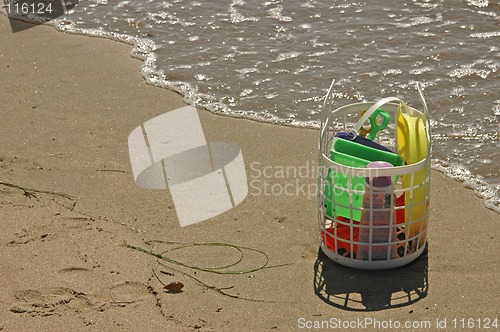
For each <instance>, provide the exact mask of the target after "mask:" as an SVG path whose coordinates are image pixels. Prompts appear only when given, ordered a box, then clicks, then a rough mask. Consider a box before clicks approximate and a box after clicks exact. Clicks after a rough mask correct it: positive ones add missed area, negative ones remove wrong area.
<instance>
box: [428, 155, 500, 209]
mask: <svg viewBox="0 0 500 332" xmlns="http://www.w3.org/2000/svg"><path fill="white" fill-rule="evenodd" d="M432 169H434V170H437V171H439V172H442V173H444V174H446V175H448V176H449V177H451V178H453V179H454V180H457V181H459V182H462V183H463V185H464V187H466V188H469V189H472V190H473V191H474V194H475V195H476V196H477V197H479V198H482V199H483V204H484V206H486V207H487V208H488V209H491V210H493V211H495V212H497V213H500V186H498V185H493V184H490V183H487V182H486V181H484V180H483V178H482V177H480V176H473V175H472V174H471V172H470V171H469V170H468V169H467V168H466V167H464V166H462V165H457V164H449V163H447V162H445V161H442V160H438V159H433V160H432Z"/></svg>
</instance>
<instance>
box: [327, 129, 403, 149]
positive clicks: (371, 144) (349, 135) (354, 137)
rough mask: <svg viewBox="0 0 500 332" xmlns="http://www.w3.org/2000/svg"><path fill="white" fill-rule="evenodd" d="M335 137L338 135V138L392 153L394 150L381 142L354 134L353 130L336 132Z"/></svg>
mask: <svg viewBox="0 0 500 332" xmlns="http://www.w3.org/2000/svg"><path fill="white" fill-rule="evenodd" d="M335 137H339V138H342V139H346V140H349V141H352V142H356V143H358V144H361V145H365V146H369V147H371V148H374V149H378V150H382V151H387V152H391V153H394V151H392V150H391V149H389V148H387V147H385V146H383V145H382V144H379V143H377V142H374V141H372V140H370V139H368V138H364V137H363V136H361V135H356V133H355V132H353V131H350V132H348V133H346V132H343V131H342V132H340V133H337V134H336V135H335Z"/></svg>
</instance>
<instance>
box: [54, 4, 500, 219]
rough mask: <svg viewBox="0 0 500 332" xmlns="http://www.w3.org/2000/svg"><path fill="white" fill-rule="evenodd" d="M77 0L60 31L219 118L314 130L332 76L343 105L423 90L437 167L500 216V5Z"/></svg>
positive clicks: (411, 96) (410, 98) (407, 96)
mask: <svg viewBox="0 0 500 332" xmlns="http://www.w3.org/2000/svg"><path fill="white" fill-rule="evenodd" d="M76 1H77V0H73V2H75V3H76V6H74V7H73V8H72V9H71V11H70V12H69V13H68V14H67V15H65V16H64V17H62V18H61V20H57V21H53V22H52V23H53V24H54V25H55V26H56V27H57V28H58V29H60V30H64V31H67V32H73V33H83V34H87V35H92V36H99V37H106V38H112V39H116V40H120V41H124V42H128V43H131V44H135V48H134V50H133V56H135V57H138V58H140V59H142V60H144V65H143V67H142V68H141V73H142V75H143V76H144V78H145V79H146V80H147V81H148V82H149V83H151V84H154V85H158V86H162V87H165V88H168V89H171V90H174V91H177V92H179V93H180V94H182V95H183V96H184V97H185V100H186V101H187V102H188V103H190V104H193V105H195V106H197V107H202V108H205V109H208V110H210V111H212V112H216V113H222V114H227V115H230V116H238V117H246V118H251V119H255V120H260V121H269V122H275V123H277V124H286V125H293V126H307V127H311V126H313V127H314V126H317V125H318V121H319V119H320V116H321V107H322V103H323V99H324V96H325V94H326V92H327V89H328V87H329V85H330V83H331V81H332V79H335V82H336V83H335V85H334V92H335V93H334V102H335V104H336V105H338V106H339V107H340V106H343V105H346V104H350V103H354V102H358V101H367V100H368V101H371V100H377V99H380V98H382V97H388V96H396V97H399V98H401V99H403V100H405V101H407V102H408V103H409V104H410V105H412V106H413V107H415V108H417V109H421V106H420V103H419V99H418V96H417V92H416V90H415V83H416V82H420V83H421V85H422V86H423V88H424V93H425V96H426V100H427V103H428V107H429V110H430V115H431V118H432V121H431V124H432V140H433V167H434V168H436V169H439V170H441V171H444V172H446V173H447V174H449V175H450V176H452V177H454V178H455V179H457V180H460V181H464V182H465V184H466V186H468V187H470V188H472V189H474V190H475V192H476V194H477V195H478V196H481V197H483V198H485V200H484V202H485V205H486V206H487V207H489V208H491V209H493V210H496V211H497V212H500V172H499V164H500V154H499V153H498V151H499V148H500V134H499V131H500V124H499V117H500V94H499V88H500V84H499V83H500V81H499V72H498V69H499V62H500V27H499V26H500V3H499V2H497V1H488V0H467V1H444V0H413V1H405V2H403V1H395V2H391V3H389V2H388V1H382V0H369V1H368V0H362V1H361V0H360V1H352V0H343V1H342V0H341V1H332V0H329V1H327V0H323V1H314V0H297V1H284V0H267V1H263V0H248V1H243V0H225V1H206V0H198V1H193V0H171V1H158V0H154V1H153V0H146V1H132V0H126V1H121V0H81V1H78V2H76ZM137 111H140V110H137Z"/></svg>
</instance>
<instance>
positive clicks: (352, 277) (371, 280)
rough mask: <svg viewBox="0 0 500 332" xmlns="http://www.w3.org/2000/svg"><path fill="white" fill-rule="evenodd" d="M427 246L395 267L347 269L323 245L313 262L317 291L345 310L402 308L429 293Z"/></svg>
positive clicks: (335, 305)
mask: <svg viewBox="0 0 500 332" xmlns="http://www.w3.org/2000/svg"><path fill="white" fill-rule="evenodd" d="M427 252H428V245H427V246H426V248H425V249H424V251H423V253H422V254H421V255H420V257H419V258H417V259H416V260H415V261H413V262H412V263H410V264H408V265H406V266H403V267H400V268H397V269H392V270H384V271H368V270H357V269H352V268H348V267H345V266H342V265H339V264H337V263H334V262H333V261H332V260H330V259H329V258H328V256H326V255H325V254H324V253H323V251H322V250H321V248H320V249H319V252H318V258H317V259H316V262H315V264H314V292H315V293H316V295H318V296H319V297H320V298H321V299H322V300H323V301H324V302H326V303H328V304H330V305H332V306H334V307H337V308H340V309H344V310H351V311H377V310H385V309H390V308H397V307H403V306H407V305H410V304H413V303H415V302H418V301H420V300H421V299H423V298H424V297H426V296H427V292H428V289H429V280H428V273H427V262H428V256H427Z"/></svg>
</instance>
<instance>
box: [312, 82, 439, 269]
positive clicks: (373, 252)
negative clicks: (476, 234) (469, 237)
mask: <svg viewBox="0 0 500 332" xmlns="http://www.w3.org/2000/svg"><path fill="white" fill-rule="evenodd" d="M333 84H334V82H332V85H331V87H330V89H329V91H328V94H327V96H326V98H325V103H324V107H323V117H322V123H321V133H320V139H319V152H320V153H319V162H318V166H319V167H318V210H319V214H318V219H319V225H320V228H321V248H322V250H323V251H324V253H325V254H326V255H327V256H328V257H329V258H330V259H332V260H334V261H335V262H337V263H339V264H342V265H345V266H348V267H353V268H360V269H370V270H378V269H390V268H395V267H399V266H402V265H405V264H408V263H410V262H411V261H413V260H415V259H416V258H418V257H419V256H420V255H421V254H422V252H423V251H424V249H425V246H426V238H427V227H428V219H429V194H430V165H431V139H430V138H431V135H430V121H429V113H428V109H427V105H426V103H425V99H424V97H423V94H422V92H421V89H420V86H418V85H417V90H418V93H419V95H420V99H421V102H422V106H423V111H419V110H417V109H415V108H412V107H409V106H408V105H406V103H404V102H403V101H401V100H400V99H398V98H392V97H390V98H384V99H382V100H380V101H378V102H361V103H355V104H349V105H346V106H343V107H340V108H337V109H334V107H333V97H332V90H333ZM363 112H364V114H363ZM376 112H385V113H388V114H389V115H390V120H389V119H388V120H389V121H388V123H387V124H386V126H385V127H384V129H383V130H381V131H380V132H379V133H378V136H377V137H376V138H375V140H374V142H373V143H372V141H371V140H370V141H369V140H368V139H365V138H363V140H365V141H367V142H368V143H369V144H368V145H370V146H364V145H363V144H358V143H357V142H356V143H355V142H352V140H354V139H356V140H358V138H359V137H360V136H359V135H358V133H359V132H360V131H362V130H369V128H368V129H367V128H366V126H365V122H366V121H367V120H370V123H372V125H375V124H376V123H378V122H377V121H379V120H378V119H376V118H375V119H374V118H373V116H374V114H376ZM372 120H374V121H372ZM346 134H347V136H348V137H349V138H348V139H346ZM359 139H361V138H359ZM363 142H364V141H363ZM374 162H375V163H374ZM380 162H385V164H384V163H380ZM374 165H375V166H374ZM371 167H375V168H371ZM384 181H385V182H384Z"/></svg>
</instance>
